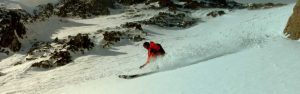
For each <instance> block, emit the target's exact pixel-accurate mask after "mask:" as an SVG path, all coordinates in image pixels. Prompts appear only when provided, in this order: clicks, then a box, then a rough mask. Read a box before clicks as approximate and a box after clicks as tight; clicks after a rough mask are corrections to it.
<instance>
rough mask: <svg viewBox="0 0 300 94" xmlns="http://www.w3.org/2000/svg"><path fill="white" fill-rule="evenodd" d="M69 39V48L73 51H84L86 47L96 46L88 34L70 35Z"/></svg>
mask: <svg viewBox="0 0 300 94" xmlns="http://www.w3.org/2000/svg"><path fill="white" fill-rule="evenodd" d="M69 38H70V39H69V41H67V44H66V45H65V46H67V49H68V50H70V51H73V52H76V51H81V52H82V53H83V51H84V49H88V50H90V49H92V48H93V47H94V43H93V42H91V39H90V38H89V36H88V35H87V34H80V33H79V34H77V35H76V36H75V37H71V36H70V37H69Z"/></svg>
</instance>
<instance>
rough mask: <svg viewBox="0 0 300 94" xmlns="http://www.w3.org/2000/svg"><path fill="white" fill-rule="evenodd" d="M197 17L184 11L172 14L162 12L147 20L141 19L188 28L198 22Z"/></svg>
mask: <svg viewBox="0 0 300 94" xmlns="http://www.w3.org/2000/svg"><path fill="white" fill-rule="evenodd" d="M196 21H197V20H196V19H193V18H191V17H188V16H186V15H185V14H183V13H179V14H176V15H174V14H170V13H164V12H160V13H159V14H158V15H157V16H154V17H152V18H150V19H149V20H146V21H140V23H144V24H152V25H158V26H160V27H182V28H186V27H189V26H191V25H193V24H195V23H196Z"/></svg>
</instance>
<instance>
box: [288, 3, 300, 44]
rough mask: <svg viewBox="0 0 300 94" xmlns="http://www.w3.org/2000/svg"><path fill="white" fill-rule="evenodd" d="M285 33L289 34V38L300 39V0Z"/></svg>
mask: <svg viewBox="0 0 300 94" xmlns="http://www.w3.org/2000/svg"><path fill="white" fill-rule="evenodd" d="M284 33H285V34H286V35H288V38H290V39H293V40H298V39H299V38H300V0H298V1H297V4H296V5H295V7H294V12H293V14H292V16H291V17H290V18H289V21H288V23H287V26H286V28H285V30H284Z"/></svg>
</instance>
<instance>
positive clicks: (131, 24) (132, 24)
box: [121, 22, 143, 31]
mask: <svg viewBox="0 0 300 94" xmlns="http://www.w3.org/2000/svg"><path fill="white" fill-rule="evenodd" d="M121 26H122V27H123V28H135V29H138V30H142V31H143V28H142V25H141V24H138V23H134V22H127V23H125V24H122V25H121Z"/></svg>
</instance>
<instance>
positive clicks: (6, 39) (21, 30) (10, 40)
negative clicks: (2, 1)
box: [0, 9, 29, 52]
mask: <svg viewBox="0 0 300 94" xmlns="http://www.w3.org/2000/svg"><path fill="white" fill-rule="evenodd" d="M26 15H27V16H28V14H26V13H25V12H24V11H22V10H7V9H0V48H1V49H3V48H9V49H10V50H11V51H13V52H17V51H19V50H20V48H21V43H20V41H19V39H21V38H23V37H24V35H25V34H26V27H25V26H24V23H25V22H26V21H28V18H29V17H27V16H26Z"/></svg>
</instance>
